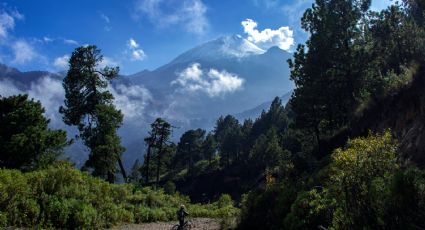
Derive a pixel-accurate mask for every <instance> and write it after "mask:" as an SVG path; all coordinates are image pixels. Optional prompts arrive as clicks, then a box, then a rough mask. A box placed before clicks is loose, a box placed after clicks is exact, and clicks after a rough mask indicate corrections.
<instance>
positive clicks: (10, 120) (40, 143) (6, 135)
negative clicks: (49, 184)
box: [0, 95, 68, 171]
mask: <svg viewBox="0 0 425 230" xmlns="http://www.w3.org/2000/svg"><path fill="white" fill-rule="evenodd" d="M43 113H44V108H43V107H42V106H41V103H40V102H36V101H34V100H28V96H27V95H18V96H11V97H0V168H13V169H20V170H25V171H28V170H34V169H37V168H44V167H46V166H48V165H49V164H51V163H52V162H53V161H55V160H56V158H57V157H58V156H59V155H60V154H61V153H62V152H63V148H64V147H65V146H66V145H67V144H68V143H67V140H66V133H65V131H63V130H51V129H49V128H48V124H49V120H48V119H46V118H45V117H44V116H43Z"/></svg>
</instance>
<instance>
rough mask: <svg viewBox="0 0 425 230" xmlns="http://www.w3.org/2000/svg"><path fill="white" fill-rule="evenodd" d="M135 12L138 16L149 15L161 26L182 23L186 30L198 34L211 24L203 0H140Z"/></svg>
mask: <svg viewBox="0 0 425 230" xmlns="http://www.w3.org/2000/svg"><path fill="white" fill-rule="evenodd" d="M170 9H172V10H170ZM135 12H136V18H140V17H147V18H148V19H149V20H150V21H151V22H152V23H153V24H155V25H158V26H160V27H168V26H172V25H182V26H183V28H184V29H185V30H186V31H188V32H191V33H194V34H198V35H201V34H204V33H205V31H206V29H207V28H208V26H209V23H208V20H207V18H206V16H205V14H206V12H207V7H206V6H205V4H204V3H203V2H202V0H182V1H164V0H138V1H136V7H135Z"/></svg>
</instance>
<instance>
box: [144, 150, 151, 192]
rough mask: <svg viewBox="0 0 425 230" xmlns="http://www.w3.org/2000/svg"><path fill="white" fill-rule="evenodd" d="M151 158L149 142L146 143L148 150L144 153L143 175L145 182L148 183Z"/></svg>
mask: <svg viewBox="0 0 425 230" xmlns="http://www.w3.org/2000/svg"><path fill="white" fill-rule="evenodd" d="M150 159H151V144H150V143H149V145H148V152H147V153H146V175H145V183H146V184H149V163H150Z"/></svg>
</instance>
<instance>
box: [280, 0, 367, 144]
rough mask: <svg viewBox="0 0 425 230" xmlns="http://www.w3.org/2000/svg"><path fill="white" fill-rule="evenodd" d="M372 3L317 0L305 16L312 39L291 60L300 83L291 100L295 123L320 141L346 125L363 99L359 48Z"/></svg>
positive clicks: (293, 71)
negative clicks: (322, 136) (363, 24)
mask: <svg viewBox="0 0 425 230" xmlns="http://www.w3.org/2000/svg"><path fill="white" fill-rule="evenodd" d="M370 2H371V1H370V0H316V3H315V4H313V6H312V8H310V9H308V10H307V11H306V12H305V13H304V16H303V18H302V28H303V29H305V30H306V31H307V32H309V33H310V38H309V40H308V41H307V47H306V46H304V45H300V46H298V48H297V51H296V53H295V54H294V61H292V60H288V62H289V66H290V68H291V79H292V80H293V81H294V83H295V86H296V89H295V91H294V94H293V97H292V98H291V101H290V103H291V106H292V109H293V110H294V112H295V114H296V124H297V126H298V127H300V128H307V129H310V130H311V131H312V132H313V133H314V134H315V136H316V139H317V141H320V138H321V135H324V134H326V135H332V134H333V132H335V131H337V130H338V129H340V128H342V127H344V126H346V125H347V124H348V121H349V119H350V116H351V114H352V113H351V112H352V111H353V110H354V109H355V106H356V105H357V103H358V100H359V99H360V98H361V92H362V86H363V78H362V76H363V71H364V69H363V67H362V65H360V64H359V63H360V62H359V60H361V59H362V52H361V51H357V50H356V47H358V43H362V42H363V40H362V38H363V32H364V31H363V30H362V27H361V26H359V25H360V22H361V21H362V19H364V18H365V17H366V12H367V9H368V8H369V6H370V4H371V3H370Z"/></svg>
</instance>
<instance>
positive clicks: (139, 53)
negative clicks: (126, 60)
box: [127, 38, 147, 61]
mask: <svg viewBox="0 0 425 230" xmlns="http://www.w3.org/2000/svg"><path fill="white" fill-rule="evenodd" d="M127 47H128V49H129V53H130V54H131V60H134V61H143V60H144V59H145V58H146V57H147V55H146V54H145V52H144V51H143V49H140V48H139V44H138V43H137V42H136V40H134V39H133V38H130V39H129V40H128V42H127Z"/></svg>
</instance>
